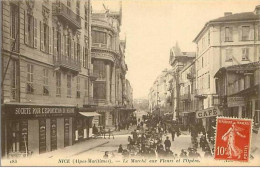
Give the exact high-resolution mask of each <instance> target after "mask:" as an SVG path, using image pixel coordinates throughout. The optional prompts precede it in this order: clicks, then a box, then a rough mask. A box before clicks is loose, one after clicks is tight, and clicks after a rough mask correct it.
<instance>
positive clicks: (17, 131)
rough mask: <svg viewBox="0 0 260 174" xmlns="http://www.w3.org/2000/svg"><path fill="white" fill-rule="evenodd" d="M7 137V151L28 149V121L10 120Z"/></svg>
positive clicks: (24, 150)
mask: <svg viewBox="0 0 260 174" xmlns="http://www.w3.org/2000/svg"><path fill="white" fill-rule="evenodd" d="M9 130H11V132H10V134H9V137H8V142H9V143H8V144H9V148H8V149H9V152H26V151H27V150H28V121H27V120H22V121H12V122H10V124H9Z"/></svg>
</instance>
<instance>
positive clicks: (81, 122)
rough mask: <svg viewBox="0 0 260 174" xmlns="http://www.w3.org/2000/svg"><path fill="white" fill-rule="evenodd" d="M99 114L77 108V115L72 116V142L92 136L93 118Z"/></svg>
mask: <svg viewBox="0 0 260 174" xmlns="http://www.w3.org/2000/svg"><path fill="white" fill-rule="evenodd" d="M99 116H100V114H98V113H96V112H93V111H90V110H86V109H84V108H83V109H79V112H78V114H77V116H76V117H75V118H74V143H78V142H81V141H84V140H87V139H89V138H91V137H92V127H93V124H92V122H93V118H94V117H99Z"/></svg>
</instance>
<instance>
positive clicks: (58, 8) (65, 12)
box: [52, 2, 81, 29]
mask: <svg viewBox="0 0 260 174" xmlns="http://www.w3.org/2000/svg"><path fill="white" fill-rule="evenodd" d="M52 14H53V15H56V16H57V17H58V18H59V19H61V20H62V21H64V22H67V23H68V24H69V25H70V26H71V27H72V28H74V29H80V28H81V19H80V16H79V15H77V14H76V13H74V12H73V11H72V10H71V9H70V8H69V7H67V6H66V5H65V4H63V3H61V2H57V3H53V4H52Z"/></svg>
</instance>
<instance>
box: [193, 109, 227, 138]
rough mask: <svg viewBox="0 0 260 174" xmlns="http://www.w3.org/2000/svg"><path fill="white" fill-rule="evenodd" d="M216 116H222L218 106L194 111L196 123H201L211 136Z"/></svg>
mask: <svg viewBox="0 0 260 174" xmlns="http://www.w3.org/2000/svg"><path fill="white" fill-rule="evenodd" d="M217 116H223V114H222V112H221V111H220V109H219V108H218V107H210V108H207V109H203V110H199V111H197V112H196V119H197V123H202V126H203V129H204V130H205V131H206V132H207V133H209V135H212V136H213V134H214V132H215V127H216V117H217Z"/></svg>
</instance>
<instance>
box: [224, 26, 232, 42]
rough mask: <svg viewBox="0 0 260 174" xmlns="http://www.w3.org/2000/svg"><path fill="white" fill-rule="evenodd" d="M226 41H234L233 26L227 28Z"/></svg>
mask: <svg viewBox="0 0 260 174" xmlns="http://www.w3.org/2000/svg"><path fill="white" fill-rule="evenodd" d="M225 41H226V42H231V41H233V29H232V27H226V28H225Z"/></svg>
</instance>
